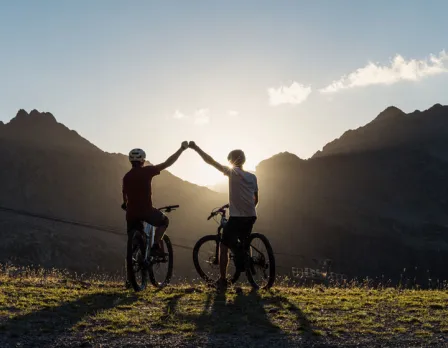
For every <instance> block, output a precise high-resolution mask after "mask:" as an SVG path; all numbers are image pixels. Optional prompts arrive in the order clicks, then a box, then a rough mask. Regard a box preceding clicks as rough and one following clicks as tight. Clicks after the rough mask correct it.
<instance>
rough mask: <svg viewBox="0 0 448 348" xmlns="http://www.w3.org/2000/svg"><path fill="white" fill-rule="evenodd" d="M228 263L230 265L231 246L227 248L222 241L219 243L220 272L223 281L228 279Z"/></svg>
mask: <svg viewBox="0 0 448 348" xmlns="http://www.w3.org/2000/svg"><path fill="white" fill-rule="evenodd" d="M228 265H229V248H227V247H226V246H225V245H224V244H223V243H220V244H219V272H220V275H221V280H222V281H225V280H226V279H227V267H228Z"/></svg>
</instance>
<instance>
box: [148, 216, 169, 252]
mask: <svg viewBox="0 0 448 348" xmlns="http://www.w3.org/2000/svg"><path fill="white" fill-rule="evenodd" d="M145 221H146V222H147V223H149V224H151V225H153V226H154V227H155V233H154V244H153V246H152V252H151V253H152V254H153V255H154V254H155V255H160V256H164V250H163V242H162V238H163V235H164V234H165V231H166V229H167V228H168V225H169V222H170V220H169V219H168V216H166V215H165V214H164V213H162V212H161V211H160V210H158V209H156V208H153V209H152V210H151V213H150V214H149V216H148V217H147V219H145Z"/></svg>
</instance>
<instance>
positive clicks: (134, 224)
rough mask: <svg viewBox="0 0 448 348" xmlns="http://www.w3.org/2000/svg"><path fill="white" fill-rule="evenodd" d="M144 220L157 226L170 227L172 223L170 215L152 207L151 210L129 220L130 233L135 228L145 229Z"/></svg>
mask: <svg viewBox="0 0 448 348" xmlns="http://www.w3.org/2000/svg"><path fill="white" fill-rule="evenodd" d="M143 221H144V222H146V223H148V224H151V225H153V226H155V227H161V226H165V227H168V225H169V223H170V220H169V219H168V216H166V215H165V214H164V213H162V212H161V211H160V210H158V209H156V208H152V209H151V210H150V211H148V212H147V213H146V214H144V215H142V216H140V217H139V218H138V219H135V218H132V219H128V220H127V225H128V233H129V232H130V231H131V230H134V229H136V230H143Z"/></svg>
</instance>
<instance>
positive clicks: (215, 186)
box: [0, 103, 441, 193]
mask: <svg viewBox="0 0 448 348" xmlns="http://www.w3.org/2000/svg"><path fill="white" fill-rule="evenodd" d="M438 105H440V106H441V104H439V103H436V104H434V105H432V106H431V107H429V108H427V109H424V110H423V111H420V110H418V109H417V110H414V111H413V112H412V113H405V112H404V111H402V110H401V109H400V108H398V107H396V106H393V105H391V106H388V107H386V108H385V109H384V110H382V111H380V112H379V113H378V114H377V115H376V116H374V117H373V118H372V119H371V120H370V121H368V122H367V123H366V124H365V125H361V126H359V127H358V128H355V129H347V130H346V131H345V132H344V133H342V134H341V135H340V136H339V137H337V138H335V139H329V140H328V142H327V144H325V145H324V146H323V147H322V148H321V149H316V151H315V152H314V153H313V154H312V155H311V156H309V157H300V156H299V155H298V154H296V153H294V152H290V151H281V152H278V153H275V154H273V155H271V156H269V157H266V158H264V159H262V160H261V161H260V162H258V163H256V165H255V168H246V170H249V171H252V172H256V167H258V165H259V164H260V163H261V162H263V161H265V160H268V159H271V158H273V157H276V156H279V155H289V154H291V155H294V156H296V157H297V158H299V159H302V160H310V159H313V158H315V157H316V156H319V155H320V154H321V153H322V151H324V150H325V149H327V148H328V147H330V146H331V145H332V144H333V143H335V142H337V141H338V140H340V139H341V138H343V137H344V136H345V135H347V134H348V133H350V132H353V131H356V130H358V129H361V128H363V127H365V126H368V125H370V124H371V123H373V122H375V121H378V120H379V119H384V118H385V116H386V117H387V116H388V115H392V116H391V117H394V115H409V114H413V113H420V112H424V111H426V110H430V109H432V108H434V107H436V106H438ZM27 116H29V117H27ZM33 117H34V118H36V117H38V118H39V121H40V122H39V124H41V125H42V122H41V121H42V120H43V121H44V123H43V125H44V126H45V125H50V124H52V123H53V124H59V125H61V126H63V127H65V128H66V129H69V130H70V131H71V132H73V133H74V134H76V135H79V137H80V138H82V139H84V140H86V141H87V143H89V144H92V145H93V146H94V147H96V148H98V149H99V150H101V151H103V152H105V153H108V154H111V155H123V156H127V153H120V152H109V151H108V150H107V149H103V148H100V147H98V146H97V145H96V144H95V142H91V141H90V140H89V139H87V138H85V137H83V136H82V134H79V133H78V132H77V131H76V130H74V129H70V128H68V127H67V126H66V125H64V124H63V123H62V122H59V121H58V118H57V117H55V116H54V115H53V113H51V112H50V111H39V110H37V109H32V110H30V112H27V111H26V110H25V109H18V111H17V113H16V115H15V116H13V117H12V118H10V119H9V121H6V122H0V129H1V127H2V126H7V125H10V124H11V123H13V124H15V123H19V122H23V121H26V120H29V121H33ZM18 125H20V123H19V124H18ZM187 140H191V139H187ZM177 145H178V144H173V147H172V148H173V149H175V148H176V146H177ZM204 147H206V144H205V145H204ZM147 152H148V161H149V162H151V163H152V161H151V155H152V153H151V152H149V151H147ZM209 152H210V153H211V154H212V156H213V150H212V151H209ZM168 155H169V153H167V156H168ZM215 159H217V160H218V161H219V159H218V158H215ZM221 162H222V163H223V164H225V163H226V161H225V159H224V160H221ZM204 167H205V168H206V167H207V166H206V165H205V164H204ZM173 174H174V173H173ZM174 175H176V174H174ZM176 176H178V177H179V178H181V179H182V180H185V181H187V182H190V183H193V184H196V185H198V186H203V187H207V188H209V189H211V190H214V191H216V192H224V193H225V192H227V189H226V188H225V185H226V182H227V181H226V179H225V178H221V179H220V180H217V181H215V182H212V183H207V182H206V183H201V182H199V181H195V180H192V181H190V180H187V179H186V178H184V177H183V176H182V175H176Z"/></svg>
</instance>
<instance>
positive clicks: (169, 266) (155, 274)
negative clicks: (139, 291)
mask: <svg viewBox="0 0 448 348" xmlns="http://www.w3.org/2000/svg"><path fill="white" fill-rule="evenodd" d="M162 250H164V252H165V257H164V258H163V259H152V261H151V264H150V266H149V280H150V281H151V283H152V285H154V286H155V287H157V288H163V287H164V286H166V285H168V284H169V283H170V280H171V277H172V276H173V260H174V256H173V245H172V244H171V240H170V238H169V237H168V236H167V235H166V234H165V235H164V236H163V238H162Z"/></svg>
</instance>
